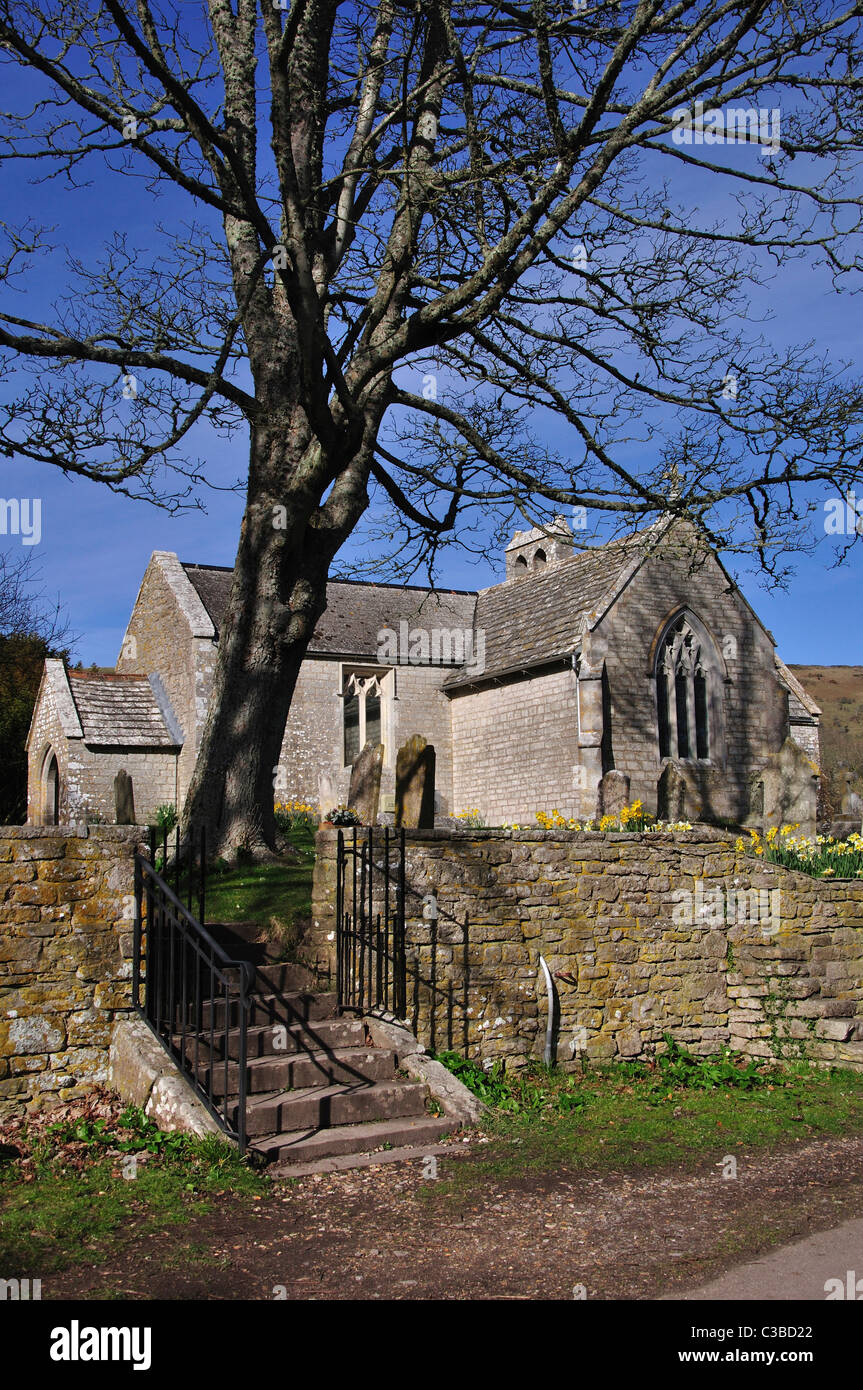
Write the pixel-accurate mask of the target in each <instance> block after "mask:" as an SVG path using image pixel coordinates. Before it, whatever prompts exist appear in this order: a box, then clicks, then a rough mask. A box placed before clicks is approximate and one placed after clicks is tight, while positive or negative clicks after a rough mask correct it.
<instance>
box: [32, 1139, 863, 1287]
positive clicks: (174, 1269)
mask: <svg viewBox="0 0 863 1390" xmlns="http://www.w3.org/2000/svg"><path fill="white" fill-rule="evenodd" d="M454 1147H456V1146H454ZM717 1157H718V1158H721V1155H718V1156H717ZM470 1161H471V1160H470V1157H469V1156H461V1157H457V1158H455V1159H453V1160H447V1162H446V1163H444V1164H442V1166H441V1173H442V1175H443V1176H445V1175H446V1171H447V1164H448V1163H449V1164H451V1163H470ZM855 1217H863V1137H861V1138H844V1139H831V1140H819V1141H815V1142H806V1141H799V1142H798V1143H796V1144H792V1145H790V1146H788V1147H786V1148H784V1149H783V1150H781V1151H777V1152H774V1153H772V1154H766V1153H763V1152H757V1153H756V1152H754V1153H753V1154H751V1155H747V1154H746V1153H745V1152H743V1151H741V1152H740V1153H739V1156H738V1175H737V1178H736V1179H726V1178H724V1177H723V1168H722V1164H721V1162H717V1163H716V1165H715V1166H714V1165H713V1164H711V1165H709V1166H708V1165H703V1166H701V1167H700V1168H698V1169H697V1170H694V1171H693V1170H689V1171H683V1170H682V1169H666V1170H664V1171H661V1172H657V1171H653V1172H650V1173H645V1172H642V1171H626V1172H624V1171H621V1172H618V1173H611V1174H603V1175H599V1174H595V1173H594V1174H591V1173H574V1172H561V1173H559V1174H555V1175H548V1174H538V1175H536V1176H534V1175H526V1176H525V1177H523V1178H519V1179H515V1180H513V1179H505V1180H499V1181H494V1182H492V1183H490V1184H488V1185H486V1186H482V1187H480V1186H479V1185H477V1186H475V1187H474V1188H472V1189H471V1190H470V1191H469V1193H468V1195H467V1196H466V1195H465V1194H464V1193H459V1192H456V1193H447V1191H446V1189H445V1188H443V1187H441V1186H440V1185H439V1184H435V1182H434V1181H429V1180H426V1179H424V1178H423V1175H422V1168H421V1165H418V1164H417V1165H413V1164H411V1165H407V1164H397V1165H396V1164H393V1165H389V1166H386V1165H383V1166H381V1167H379V1168H369V1169H365V1170H362V1171H359V1172H348V1173H341V1174H333V1175H329V1174H328V1175H326V1176H320V1175H318V1176H316V1177H307V1178H303V1179H300V1180H297V1181H296V1182H295V1183H294V1184H291V1185H282V1186H280V1187H279V1188H278V1189H277V1190H276V1192H275V1195H274V1196H273V1197H272V1198H268V1199H265V1200H264V1201H263V1202H261V1203H260V1204H257V1203H256V1204H255V1206H254V1209H253V1210H251V1211H250V1210H249V1208H248V1206H247V1205H246V1206H244V1205H242V1204H241V1203H240V1202H239V1201H236V1200H234V1199H230V1198H226V1199H224V1200H223V1202H222V1203H220V1205H219V1207H218V1209H215V1210H214V1211H213V1212H211V1213H210V1214H209V1215H207V1216H206V1217H204V1218H200V1219H198V1220H196V1221H194V1222H192V1223H190V1224H189V1225H185V1226H181V1227H174V1228H172V1229H167V1230H166V1231H165V1232H164V1233H161V1234H160V1233H157V1234H156V1235H153V1236H147V1238H146V1239H145V1240H143V1241H141V1242H137V1243H133V1242H134V1231H133V1230H130V1231H129V1232H128V1236H129V1245H128V1247H126V1248H124V1249H123V1250H121V1251H120V1252H119V1253H118V1254H117V1255H115V1256H114V1257H112V1259H111V1260H110V1261H108V1262H106V1263H105V1264H102V1265H99V1266H97V1267H92V1268H84V1267H78V1268H77V1269H73V1270H69V1271H67V1272H65V1273H63V1274H59V1275H53V1276H51V1277H50V1279H49V1280H47V1281H46V1282H45V1285H44V1286H43V1298H64V1297H65V1298H81V1297H85V1298H87V1297H89V1298H104V1297H114V1298H116V1297H134V1298H168V1299H272V1298H274V1297H287V1298H288V1299H375V1298H387V1299H388V1298H397V1299H426V1298H444V1299H496V1298H507V1299H513V1298H514V1299H537V1298H555V1299H571V1298H572V1297H573V1290H574V1288H575V1286H578V1285H583V1286H584V1290H585V1293H586V1296H587V1297H588V1298H599V1299H633V1298H636V1299H643V1298H647V1299H650V1298H656V1297H658V1296H661V1295H662V1294H668V1293H671V1292H675V1291H685V1290H686V1289H696V1288H697V1287H698V1286H699V1285H703V1284H704V1283H706V1282H707V1280H708V1279H711V1278H715V1277H716V1276H717V1275H718V1274H720V1273H722V1272H723V1271H724V1270H726V1269H729V1268H731V1267H733V1266H734V1265H737V1264H740V1263H742V1262H743V1261H745V1260H747V1259H752V1258H753V1257H754V1256H757V1255H758V1254H760V1253H761V1252H762V1251H764V1250H765V1249H768V1248H770V1247H771V1246H775V1245H778V1244H781V1243H785V1242H787V1241H792V1240H796V1239H800V1238H802V1237H804V1236H807V1235H810V1234H812V1233H813V1232H816V1231H820V1230H827V1229H830V1228H832V1227H835V1226H838V1225H839V1224H840V1223H841V1222H843V1221H846V1220H849V1219H851V1218H855Z"/></svg>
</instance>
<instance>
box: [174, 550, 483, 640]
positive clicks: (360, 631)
mask: <svg viewBox="0 0 863 1390" xmlns="http://www.w3.org/2000/svg"><path fill="white" fill-rule="evenodd" d="M183 569H184V570H185V572H186V574H187V576H188V578H189V581H190V582H191V584H192V585H193V586H194V589H195V591H196V593H197V594H198V597H199V598H200V600H201V602H202V603H203V605H204V607H205V608H206V610H207V613H208V614H209V616H210V619H211V621H212V623H213V626H214V627H215V629H216V635H217V636H218V633H219V629H220V627H221V624H222V620H223V618H224V615H225V610H226V608H227V606H228V595H229V593H230V588H231V579H232V577H233V570H232V569H226V568H223V567H221V566H215V565H192V564H184V565H183ZM476 600H477V596H476V594H474V593H468V592H465V591H464V590H462V589H426V588H421V587H419V586H417V585H413V584H365V583H362V582H359V581H353V580H345V579H334V580H331V581H330V582H329V584H328V585H327V607H326V611H325V612H324V613H323V614H322V615H321V617H320V618H319V620H318V624H317V627H316V628H315V631H314V634H313V636H312V639H311V641H310V643H309V648H308V649H309V652H310V653H311V654H313V655H322V654H326V655H330V656H355V657H364V658H365V659H366V660H368V661H374V660H375V659H376V656H377V651H378V646H379V643H380V641H381V638H380V633H381V632H382V631H383V630H384V629H385V628H390V629H391V630H392V631H394V632H396V633H398V632H399V623H402V622H406V623H407V624H408V626H409V627H422V628H435V627H438V628H460V629H466V630H468V631H470V630H471V629H472V628H473V625H474V610H475V608H476Z"/></svg>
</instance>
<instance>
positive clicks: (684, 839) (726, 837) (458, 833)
mask: <svg viewBox="0 0 863 1390" xmlns="http://www.w3.org/2000/svg"><path fill="white" fill-rule="evenodd" d="M354 829H356V830H357V831H358V832H359V831H365V830H390V831H392V832H393V833H394V834H397V833H398V831H397V830H396V828H395V827H394V826H391V825H390V826H385V825H375V826H369V825H358V826H356V827H354V826H351V825H320V826H319V827H318V831H317V833H318V834H319V835H324V836H326V838H327V839H335V837H336V835H337V833H338V831H339V830H341V831H343V832H344V835H345V838H350V836H351V832H352V830H354ZM405 834H406V836H407V837H408V838H409V839H411V840H420V841H425V842H429V841H431V842H436V841H440V842H441V843H443V842H445V841H447V840H462V841H463V840H526V841H532V840H546V841H551V842H552V843H553V842H555V841H559V842H560V843H562V844H571V843H572V842H573V841H576V842H577V841H579V840H585V841H591V840H593V841H595V840H598V839H602V840H610V841H612V842H615V841H617V842H621V841H622V842H623V843H624V844H627V843H632V844H640V843H642V842H643V841H647V842H648V843H650V844H652V843H654V842H655V843H657V844H666V845H668V844H682V845H687V844H688V845H691V844H700V843H706V844H717V845H722V844H725V845H733V844H734V843H735V841H736V840H737V839H739V835H737V834H736V833H735V834H733V833H731V832H730V831H727V830H718V829H717V828H716V827H715V826H712V825H703V826H697V827H696V826H693V828H692V830H561V829H554V830H545V829H543V827H542V826H537V827H536V829H533V828H532V827H530V826H519V828H518V830H510V829H508V828H507V827H506V826H503V825H485V826H468V827H465V828H464V829H455V828H453V829H450V828H449V827H441V828H440V829H435V830H409V829H406V830H405ZM777 867H779V866H778V865H777Z"/></svg>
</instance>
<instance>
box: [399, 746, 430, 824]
mask: <svg viewBox="0 0 863 1390" xmlns="http://www.w3.org/2000/svg"><path fill="white" fill-rule="evenodd" d="M434 779H435V750H434V748H433V746H432V745H431V744H430V743H427V742H426V740H425V739H424V738H423V736H422V734H414V735H413V737H412V738H409V739H408V741H407V743H405V744H403V746H402V747H401V748H400V749H399V751H398V754H397V755H396V825H397V826H404V827H405V829H406V830H433V829H434Z"/></svg>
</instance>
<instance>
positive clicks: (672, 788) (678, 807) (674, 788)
mask: <svg viewBox="0 0 863 1390" xmlns="http://www.w3.org/2000/svg"><path fill="white" fill-rule="evenodd" d="M687 791H688V785H687V781H686V778H685V777H684V776H683V774H682V772H681V771H680V768H679V767H678V766H677V763H676V762H674V760H673V759H670V760H669V761H668V762H667V763H666V764H665V767H664V768H663V769H662V772H661V774H660V777H659V785H658V786H657V789H656V814H657V816H658V818H659V819H660V820H664V821H671V822H675V821H680V820H684V821H685V820H687V819H688V817H687V814H686V804H687V795H686V793H687Z"/></svg>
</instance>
